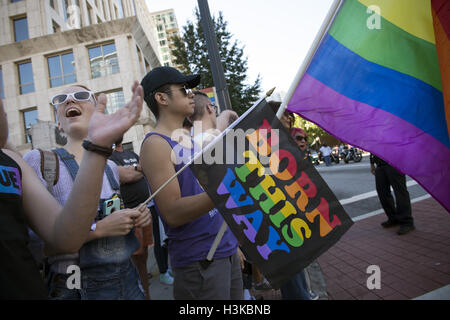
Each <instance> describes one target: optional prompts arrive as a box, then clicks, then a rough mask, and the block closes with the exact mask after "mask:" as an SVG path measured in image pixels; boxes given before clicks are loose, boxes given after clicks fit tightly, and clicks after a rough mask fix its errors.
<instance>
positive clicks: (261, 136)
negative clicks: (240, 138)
mask: <svg viewBox="0 0 450 320" xmlns="http://www.w3.org/2000/svg"><path fill="white" fill-rule="evenodd" d="M269 135H270V136H269ZM246 138H247V140H248V141H249V142H250V143H251V145H252V146H253V148H255V150H256V152H258V153H259V154H260V155H262V156H268V155H270V154H271V152H272V149H271V146H278V145H279V143H280V139H279V137H278V134H277V130H274V129H273V128H272V127H271V126H270V124H269V122H268V121H267V120H266V119H264V121H263V123H262V125H261V127H259V128H258V129H257V130H255V132H253V133H251V134H248V135H246Z"/></svg>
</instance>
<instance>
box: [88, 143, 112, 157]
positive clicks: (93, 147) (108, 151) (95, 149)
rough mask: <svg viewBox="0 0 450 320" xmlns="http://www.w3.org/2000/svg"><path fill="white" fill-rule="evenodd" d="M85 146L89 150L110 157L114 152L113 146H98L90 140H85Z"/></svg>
mask: <svg viewBox="0 0 450 320" xmlns="http://www.w3.org/2000/svg"><path fill="white" fill-rule="evenodd" d="M83 148H84V149H86V150H87V151H92V152H95V153H98V154H100V155H102V156H104V157H106V158H109V157H110V156H111V155H112V153H113V149H112V148H107V147H101V146H98V145H96V144H93V143H92V142H90V141H89V140H83Z"/></svg>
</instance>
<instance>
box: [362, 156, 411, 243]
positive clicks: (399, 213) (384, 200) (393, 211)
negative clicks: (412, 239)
mask: <svg viewBox="0 0 450 320" xmlns="http://www.w3.org/2000/svg"><path fill="white" fill-rule="evenodd" d="M370 171H371V172H372V174H373V175H375V185H376V189H377V194H378V198H379V199H380V202H381V206H382V207H383V209H384V212H385V213H386V215H387V217H388V220H387V221H385V222H383V223H382V224H381V225H382V226H383V227H384V228H391V227H394V226H400V228H399V229H398V231H397V234H399V235H404V234H407V233H408V232H410V231H412V230H414V229H415V227H414V219H413V217H412V214H411V200H410V198H409V192H408V188H407V187H406V177H405V175H404V174H402V173H400V172H399V171H397V170H396V169H395V168H393V167H392V166H391V165H390V164H388V163H387V162H386V161H384V160H383V159H380V158H378V157H377V156H375V155H373V154H371V155H370ZM391 186H392V189H394V194H395V202H394V198H393V197H392V193H391Z"/></svg>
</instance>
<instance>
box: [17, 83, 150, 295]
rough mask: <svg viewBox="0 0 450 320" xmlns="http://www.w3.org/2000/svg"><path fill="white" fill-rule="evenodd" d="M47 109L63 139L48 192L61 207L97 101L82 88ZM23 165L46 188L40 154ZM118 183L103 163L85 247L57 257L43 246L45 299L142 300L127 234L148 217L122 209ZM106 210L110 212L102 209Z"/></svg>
mask: <svg viewBox="0 0 450 320" xmlns="http://www.w3.org/2000/svg"><path fill="white" fill-rule="evenodd" d="M99 99H102V103H103V102H104V101H103V100H104V99H106V97H105V96H104V95H101V96H100V97H99ZM51 103H52V104H53V105H54V106H55V108H56V109H57V116H58V126H59V128H60V130H62V131H64V133H65V134H66V135H67V144H66V145H65V147H64V148H59V149H56V150H55V152H56V153H57V155H58V162H59V168H58V166H56V169H55V170H57V171H59V179H58V182H57V183H56V184H55V185H54V186H53V187H50V188H48V189H49V191H50V192H51V193H52V195H53V196H54V197H55V199H56V200H57V201H58V202H59V203H60V204H61V205H64V204H65V202H66V201H67V199H68V195H69V193H70V190H71V189H72V186H73V184H74V181H75V177H76V175H77V172H78V168H79V164H80V161H81V159H82V157H83V153H84V150H85V148H88V149H89V146H88V145H86V143H84V142H83V140H84V139H86V137H87V134H88V127H89V123H90V119H91V116H92V115H93V113H94V111H95V109H96V106H97V98H96V97H95V95H94V94H93V93H92V92H91V91H90V90H89V89H88V88H86V87H84V86H82V85H74V86H70V87H67V88H65V89H64V90H62V92H61V93H60V94H58V95H56V96H55V97H53V98H52V101H51ZM106 153H107V152H106ZM105 156H107V154H105ZM24 159H25V161H27V162H28V164H29V165H30V166H31V167H32V168H33V169H34V171H36V174H37V175H38V177H39V178H40V179H41V182H42V183H43V184H44V185H47V183H46V182H45V180H44V178H43V174H42V169H41V152H40V151H39V150H32V151H30V152H29V153H27V154H26V155H25V157H24ZM118 181H119V178H118V169H117V166H116V165H115V164H114V163H113V162H112V161H110V160H108V161H107V164H106V167H105V172H104V174H103V184H102V190H101V194H100V199H99V206H98V212H97V216H96V218H95V221H92V226H91V232H90V233H89V237H88V239H87V241H86V243H85V244H84V245H83V246H82V247H81V249H80V250H79V251H78V252H76V253H70V252H58V251H56V250H55V249H54V248H52V247H50V246H46V255H47V256H48V264H49V272H48V274H47V277H46V281H47V285H48V290H49V296H50V298H51V299H82V300H84V299H86V300H91V299H108V300H109V299H144V293H143V290H142V286H141V284H140V281H139V275H138V273H137V270H136V268H135V266H134V265H133V263H132V261H131V255H132V253H133V252H134V251H135V250H136V249H138V248H139V242H138V240H137V239H136V237H135V235H134V232H131V230H132V229H133V228H135V227H144V226H146V225H148V224H149V223H150V219H151V218H150V217H151V216H150V213H149V210H148V209H147V208H146V207H145V206H144V208H143V209H142V210H138V209H123V205H121V203H122V201H121V200H120V191H119V190H120V189H119V182H118ZM109 204H113V206H110V207H108V206H107V205H109ZM111 208H113V209H111ZM114 209H116V210H115V211H114ZM72 265H75V266H78V267H79V268H80V283H79V285H77V282H76V281H75V282H74V283H73V284H74V285H73V286H68V283H71V281H70V279H69V277H70V276H71V275H72V273H70V272H69V273H68V270H73V269H68V268H69V267H70V266H72ZM71 268H73V267H71ZM72 272H73V271H72ZM68 280H69V281H68ZM72 287H74V288H73V289H70V288H72Z"/></svg>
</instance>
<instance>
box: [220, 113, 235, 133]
mask: <svg viewBox="0 0 450 320" xmlns="http://www.w3.org/2000/svg"><path fill="white" fill-rule="evenodd" d="M238 118H239V116H238V114H237V113H236V112H235V111H233V110H224V111H222V112H221V113H220V114H219V116H217V121H216V127H217V129H219V131H223V130H225V129H226V128H227V127H228V126H229V125H230V124H232V123H233V122H234V121H236V120H237V119H238Z"/></svg>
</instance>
